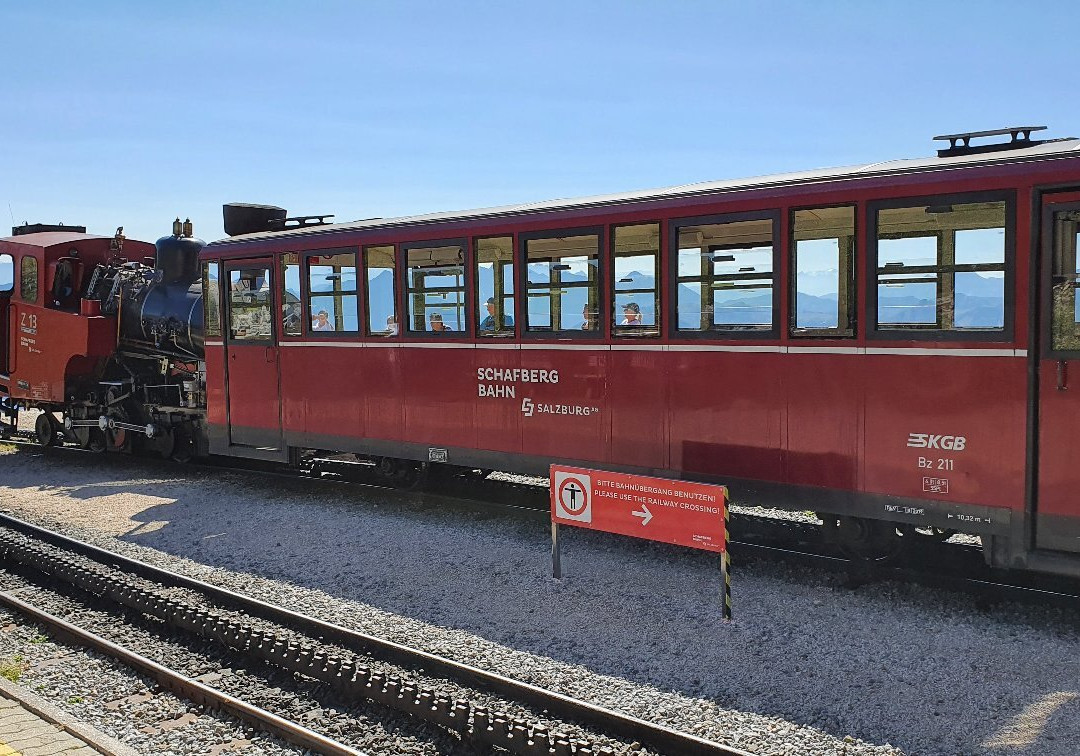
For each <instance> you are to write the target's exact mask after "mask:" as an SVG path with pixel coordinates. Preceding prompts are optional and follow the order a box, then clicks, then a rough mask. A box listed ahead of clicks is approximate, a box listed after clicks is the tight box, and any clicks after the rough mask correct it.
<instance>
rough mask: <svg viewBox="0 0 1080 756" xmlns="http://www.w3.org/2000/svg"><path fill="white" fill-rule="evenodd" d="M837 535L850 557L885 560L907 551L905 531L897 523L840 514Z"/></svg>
mask: <svg viewBox="0 0 1080 756" xmlns="http://www.w3.org/2000/svg"><path fill="white" fill-rule="evenodd" d="M835 523H836V524H835V532H834V538H835V539H836V544H837V546H839V548H840V551H842V552H843V553H844V555H845V556H847V557H848V558H849V559H855V560H859V561H864V562H883V561H887V560H890V559H893V558H895V557H897V556H898V555H899V554H900V553H901V552H902V551H903V550H904V545H905V541H904V534H903V531H902V530H900V529H898V528H897V526H896V525H895V524H894V523H890V522H884V521H883V520H869V519H866V518H863V517H837V518H836V519H835Z"/></svg>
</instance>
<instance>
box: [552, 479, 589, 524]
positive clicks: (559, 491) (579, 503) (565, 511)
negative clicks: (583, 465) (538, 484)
mask: <svg viewBox="0 0 1080 756" xmlns="http://www.w3.org/2000/svg"><path fill="white" fill-rule="evenodd" d="M591 486H592V479H591V478H590V477H589V476H588V475H582V474H580V473H558V472H557V473H555V491H556V502H557V503H558V510H559V511H558V516H559V517H561V518H563V519H566V520H576V521H578V522H592V502H591V500H590V499H591V497H590V496H589V493H590V488H591Z"/></svg>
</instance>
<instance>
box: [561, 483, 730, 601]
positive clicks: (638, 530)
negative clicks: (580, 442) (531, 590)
mask: <svg viewBox="0 0 1080 756" xmlns="http://www.w3.org/2000/svg"><path fill="white" fill-rule="evenodd" d="M726 521H727V487H726V486H713V485H707V484H705V483H688V482H686V481H678V480H668V479H666V478H649V477H644V476H641V475H626V474H623V473H614V472H607V471H605V470H588V469H585V468H580V467H564V466H562V465H552V466H551V560H552V573H553V575H554V576H555V577H556V578H558V577H561V576H562V565H561V558H560V551H559V537H558V527H559V524H563V525H573V526H574V527H579V528H588V529H590V530H602V531H604V532H605V533H616V534H619V535H626V536H632V537H634V538H644V539H646V540H649V541H660V542H662V543H671V544H674V545H676V546H688V547H690V548H692V549H702V550H704V551H715V552H719V553H720V554H721V555H722V562H721V565H722V568H723V582H724V616H725V617H730V606H731V601H730V582H729V580H728V569H727V568H728V554H727V528H726Z"/></svg>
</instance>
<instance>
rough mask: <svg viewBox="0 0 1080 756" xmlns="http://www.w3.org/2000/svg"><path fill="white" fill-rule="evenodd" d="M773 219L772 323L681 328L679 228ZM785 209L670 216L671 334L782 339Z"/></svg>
mask: <svg viewBox="0 0 1080 756" xmlns="http://www.w3.org/2000/svg"><path fill="white" fill-rule="evenodd" d="M756 220H771V221H772V249H773V254H772V268H773V269H772V327H771V328H745V329H731V328H725V329H710V330H708V331H684V330H680V329H679V298H678V295H679V230H680V229H681V228H683V227H684V226H702V225H724V224H727V223H739V222H742V221H756ZM782 221H783V210H782V209H781V208H778V207H777V208H769V209H767V210H748V211H744V212H737V213H722V214H719V215H696V216H690V217H679V218H671V219H669V220H668V253H667V254H668V265H667V271H668V282H667V287H666V291H667V300H668V301H667V305H665V314H666V315H667V321H668V325H667V330H666V333H667V337H668V338H669V339H671V340H672V341H700V340H702V339H705V340H711V341H737V340H750V341H779V340H780V334H781V327H782V324H781V320H780V319H781V307H780V304H781V287H782V285H783V279H782V278H781V277H780V263H781V260H782V257H783V236H782V233H783V232H782V229H781V224H782Z"/></svg>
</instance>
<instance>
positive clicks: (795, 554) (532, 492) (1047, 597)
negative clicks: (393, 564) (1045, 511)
mask: <svg viewBox="0 0 1080 756" xmlns="http://www.w3.org/2000/svg"><path fill="white" fill-rule="evenodd" d="M6 442H8V443H13V444H16V445H18V446H19V447H21V448H23V449H27V450H34V451H38V452H42V451H46V450H44V449H42V447H41V446H40V445H39V444H38V443H37V441H36V440H33V434H32V433H29V432H27V433H20V434H19V435H18V436H16V437H14V438H10V439H6ZM47 451H48V452H49V453H61V454H64V453H71V454H78V455H90V454H93V453H92V452H87V451H85V450H82V449H78V448H76V447H72V446H55V447H49V449H48V450H47ZM110 459H117V460H125V461H126V460H131V461H133V462H136V461H137V462H138V463H141V464H150V465H153V466H158V465H160V466H161V468H162V469H174V468H175V463H172V462H167V461H164V460H157V459H154V458H147V457H122V456H120V455H110ZM238 462H239V464H238ZM192 464H193V465H194V466H197V467H201V468H203V469H206V470H208V471H214V470H217V471H230V472H236V473H241V474H250V473H253V472H254V473H255V474H257V475H258V476H260V477H267V476H269V477H273V478H274V479H276V480H278V481H281V483H283V484H285V485H293V484H300V485H303V486H310V485H312V484H315V485H327V486H340V485H363V486H368V487H372V488H378V489H380V490H390V491H398V492H399V493H400V491H399V489H397V488H396V487H395V486H393V485H386V484H384V483H382V482H380V481H379V480H378V477H377V476H376V475H375V474H374V471H373V467H372V466H371V465H367V464H362V463H349V462H342V461H340V460H335V459H332V458H327V459H317V460H314V461H312V462H310V463H309V464H308V465H307V466H306V467H305V468H303V469H300V470H297V469H293V468H286V467H283V466H281V465H271V464H267V463H258V462H254V463H249V462H248V461H246V460H235V459H221V460H212V461H210V462H203V463H192ZM188 466H189V467H190V466H192V465H188ZM430 483H431V485H432V487H434V486H437V487H438V488H437V494H434V495H437V496H439V497H440V498H446V499H447V500H453V499H464V500H467V501H469V502H470V503H472V504H476V505H480V506H494V507H497V508H500V509H515V510H521V511H523V512H544V513H546V512H547V511H548V508H549V494H548V489H547V488H546V487H543V486H540V485H532V484H527V483H519V482H512V481H507V480H500V479H481V478H477V477H474V476H469V475H467V474H465V475H443V476H440V477H439V478H436V479H433V480H431V481H430ZM425 495H432V492H431V491H429V492H428V493H427V494H425ZM736 509H737V510H738V511H737V512H736V513H734V514H733V515H732V518H731V522H730V528H731V546H732V550H733V552H734V555H735V557H736V558H737V560H738V561H743V560H747V559H763V560H769V561H781V562H785V563H788V564H792V565H796V566H799V567H811V568H815V569H820V570H823V571H826V572H830V573H833V574H837V575H839V576H840V577H841V580H842V582H843V584H844V585H845V586H847V587H849V588H857V587H859V586H861V585H865V584H869V583H873V582H881V581H886V580H895V581H899V582H908V583H915V584H919V585H925V586H927V587H933V588H936V589H942V590H952V591H957V592H960V593H966V594H968V595H972V596H975V597H976V598H977V599H978V600H980V601H982V602H984V604H986V605H987V606H991V605H993V604H995V603H997V602H1005V601H1017V602H1022V603H1035V604H1041V605H1052V606H1058V607H1063V608H1073V609H1078V610H1080V581H1076V580H1073V579H1070V578H1066V577H1058V576H1051V575H1041V574H1039V575H1033V574H1029V573H1022V572H1020V573H1014V572H1009V571H1006V570H1001V569H995V568H991V567H989V566H987V565H986V563H985V560H984V558H983V554H982V549H981V548H980V547H978V546H974V545H967V544H953V543H941V542H938V541H936V540H934V539H931V538H922V537H912V538H911V540H910V543H909V544H908V545H906V546H905V548H904V549H903V551H901V552H900V553H898V554H896V555H895V556H892V557H890V558H888V559H879V560H863V559H856V558H851V557H849V556H847V555H845V554H844V553H843V552H842V551H841V550H840V549H839V548H838V547H837V546H836V545H835V544H833V543H830V542H829V541H828V540H827V539H826V538H825V537H824V535H823V532H822V529H821V528H820V527H818V526H817V525H815V524H813V523H811V522H809V521H807V520H800V519H786V518H777V517H773V516H762V515H756V514H754V513H753V508H748V507H737V508H736ZM736 569H737V564H736Z"/></svg>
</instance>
